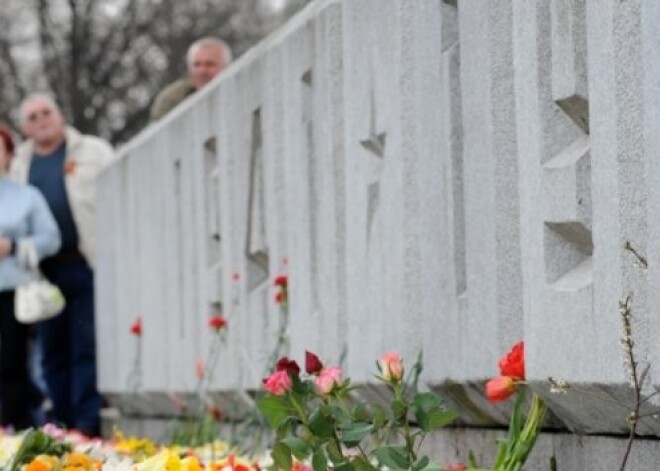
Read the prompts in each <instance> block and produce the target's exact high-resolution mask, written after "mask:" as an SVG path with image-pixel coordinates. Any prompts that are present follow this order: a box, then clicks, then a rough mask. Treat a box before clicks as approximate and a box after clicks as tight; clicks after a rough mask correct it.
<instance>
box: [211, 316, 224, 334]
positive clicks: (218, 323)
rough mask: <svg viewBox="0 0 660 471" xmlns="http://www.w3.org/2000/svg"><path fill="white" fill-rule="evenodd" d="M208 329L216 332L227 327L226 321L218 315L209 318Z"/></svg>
mask: <svg viewBox="0 0 660 471" xmlns="http://www.w3.org/2000/svg"><path fill="white" fill-rule="evenodd" d="M209 327H210V328H211V329H213V330H215V331H216V332H217V331H219V330H222V329H224V328H225V327H227V319H225V318H224V317H222V316H221V315H220V314H216V315H215V316H211V317H210V319H209Z"/></svg>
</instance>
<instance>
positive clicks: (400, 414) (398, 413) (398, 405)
mask: <svg viewBox="0 0 660 471" xmlns="http://www.w3.org/2000/svg"><path fill="white" fill-rule="evenodd" d="M390 407H391V408H392V414H393V415H394V418H395V419H396V420H401V419H404V418H405V416H406V411H407V408H406V404H405V402H403V401H402V400H400V399H394V400H393V401H392V402H391V404H390Z"/></svg>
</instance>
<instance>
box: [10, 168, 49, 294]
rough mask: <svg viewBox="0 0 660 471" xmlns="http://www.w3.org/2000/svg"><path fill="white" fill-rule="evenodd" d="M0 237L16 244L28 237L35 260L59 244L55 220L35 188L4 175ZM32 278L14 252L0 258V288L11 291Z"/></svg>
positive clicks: (47, 254) (47, 253) (46, 254)
mask: <svg viewBox="0 0 660 471" xmlns="http://www.w3.org/2000/svg"><path fill="white" fill-rule="evenodd" d="M0 237H7V238H9V239H12V240H13V241H15V242H16V243H18V242H20V241H21V240H23V239H30V240H31V241H32V243H33V244H34V247H35V249H36V251H37V254H38V256H39V259H42V258H44V257H47V256H49V255H53V254H55V253H56V252H57V251H58V250H59V248H60V244H61V240H60V231H59V229H58V228H57V223H56V222H55V219H54V218H53V215H52V214H51V213H50V209H49V208H48V203H46V200H45V199H44V197H43V196H42V195H41V193H40V192H39V190H37V189H36V188H33V187H31V186H29V185H23V184H20V183H16V182H14V181H12V180H10V179H9V177H7V176H6V175H0ZM32 277H33V275H32V274H31V273H30V272H29V271H28V270H26V269H24V268H22V267H21V265H20V264H19V261H18V258H17V257H16V255H9V256H6V257H3V258H1V259H0V291H8V290H12V289H14V288H16V287H17V286H18V285H20V284H22V283H26V282H28V281H30V280H31V279H32Z"/></svg>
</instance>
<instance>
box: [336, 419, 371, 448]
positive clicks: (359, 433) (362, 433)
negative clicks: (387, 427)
mask: <svg viewBox="0 0 660 471" xmlns="http://www.w3.org/2000/svg"><path fill="white" fill-rule="evenodd" d="M373 429H374V426H373V425H371V424H368V423H365V422H356V423H354V424H351V427H350V428H348V429H345V430H343V431H342V432H341V441H342V442H343V443H344V444H345V445H346V446H348V447H349V448H351V447H353V446H356V445H357V444H358V443H360V442H361V441H362V439H363V438H364V437H366V436H367V435H369V434H370V433H371V432H372V431H373Z"/></svg>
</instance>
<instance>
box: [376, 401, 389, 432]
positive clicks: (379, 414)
mask: <svg viewBox="0 0 660 471" xmlns="http://www.w3.org/2000/svg"><path fill="white" fill-rule="evenodd" d="M372 413H373V424H374V427H376V428H382V427H383V426H385V424H386V423H387V414H386V413H385V409H384V408H383V407H382V406H379V405H374V406H372Z"/></svg>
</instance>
